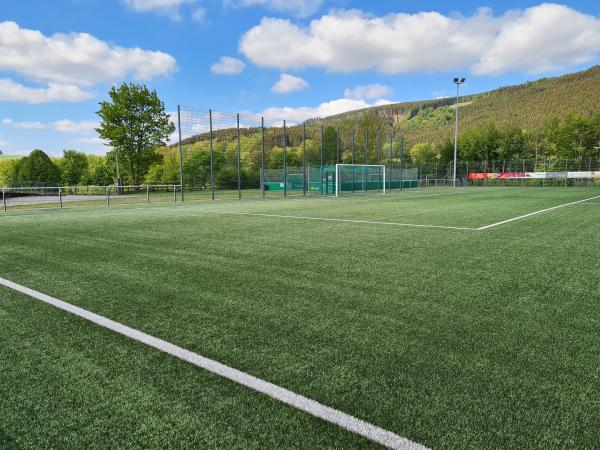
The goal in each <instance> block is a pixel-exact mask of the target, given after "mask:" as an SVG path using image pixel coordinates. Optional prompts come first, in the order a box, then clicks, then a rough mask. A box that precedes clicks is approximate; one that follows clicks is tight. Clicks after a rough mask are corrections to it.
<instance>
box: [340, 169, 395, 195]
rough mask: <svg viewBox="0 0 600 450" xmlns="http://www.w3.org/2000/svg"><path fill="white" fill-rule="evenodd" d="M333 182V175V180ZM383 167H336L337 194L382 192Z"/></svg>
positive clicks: (383, 185) (383, 180)
mask: <svg viewBox="0 0 600 450" xmlns="http://www.w3.org/2000/svg"><path fill="white" fill-rule="evenodd" d="M333 179H334V180H335V174H334V178H333ZM384 182H385V166H382V165H361V164H354V165H338V166H337V188H338V193H339V194H343V193H353V192H383V191H384V187H385V184H384Z"/></svg>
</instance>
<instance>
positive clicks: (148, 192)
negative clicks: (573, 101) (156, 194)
mask: <svg viewBox="0 0 600 450" xmlns="http://www.w3.org/2000/svg"><path fill="white" fill-rule="evenodd" d="M146 203H148V204H150V186H149V185H148V186H146Z"/></svg>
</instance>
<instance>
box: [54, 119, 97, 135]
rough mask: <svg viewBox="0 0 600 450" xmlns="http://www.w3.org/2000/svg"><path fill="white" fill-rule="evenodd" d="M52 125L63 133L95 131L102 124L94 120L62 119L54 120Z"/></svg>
mask: <svg viewBox="0 0 600 450" xmlns="http://www.w3.org/2000/svg"><path fill="white" fill-rule="evenodd" d="M52 126H53V127H54V129H55V130H56V131H59V132H61V133H94V132H95V129H96V128H98V126H100V124H99V123H98V122H97V121H94V120H81V121H75V120H70V119H62V120H57V121H56V122H52Z"/></svg>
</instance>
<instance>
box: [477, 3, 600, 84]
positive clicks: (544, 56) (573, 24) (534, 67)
mask: <svg viewBox="0 0 600 450" xmlns="http://www.w3.org/2000/svg"><path fill="white" fill-rule="evenodd" d="M599 52H600V19H599V18H597V17H594V16H590V15H586V14H582V13H580V12H578V11H576V10H574V9H571V8H569V7H567V6H563V5H557V4H550V3H545V4H542V5H539V6H536V7H533V8H529V9H526V10H525V11H523V12H522V13H520V14H515V15H514V16H510V15H509V16H507V17H506V18H505V20H504V21H503V23H502V26H501V29H500V32H499V33H498V35H497V36H496V39H495V41H494V44H493V45H492V46H491V47H490V48H489V49H487V50H486V52H485V53H484V54H483V55H482V56H481V58H480V60H479V61H478V62H477V64H476V65H475V72H476V73H479V74H500V73H504V72H507V71H511V70H525V71H527V72H530V73H540V72H548V71H552V70H560V69H563V68H567V67H572V66H576V65H579V64H583V63H586V62H589V61H592V60H593V59H594V58H595V57H596V55H597V54H598V53H599Z"/></svg>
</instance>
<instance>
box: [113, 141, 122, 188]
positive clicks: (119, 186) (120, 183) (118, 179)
mask: <svg viewBox="0 0 600 450" xmlns="http://www.w3.org/2000/svg"><path fill="white" fill-rule="evenodd" d="M115 158H116V160H117V195H121V192H122V188H121V185H122V184H123V183H122V182H121V172H120V170H119V150H115Z"/></svg>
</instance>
